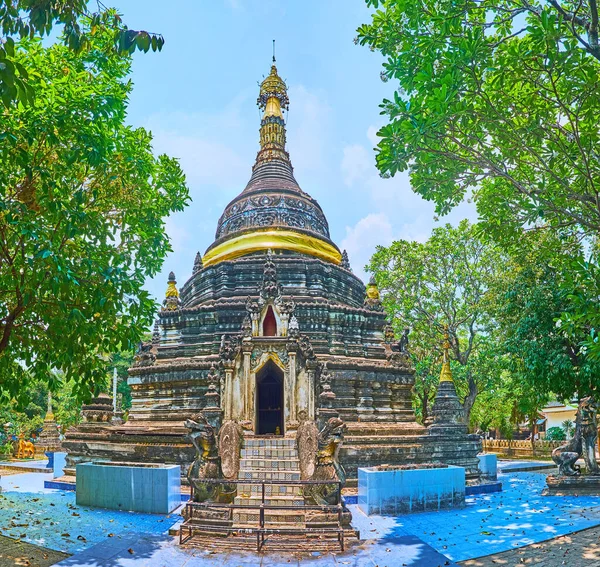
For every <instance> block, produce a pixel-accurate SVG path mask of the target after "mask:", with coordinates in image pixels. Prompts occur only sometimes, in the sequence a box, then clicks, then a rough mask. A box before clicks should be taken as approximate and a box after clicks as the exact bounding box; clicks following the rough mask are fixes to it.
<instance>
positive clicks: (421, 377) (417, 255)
mask: <svg viewBox="0 0 600 567" xmlns="http://www.w3.org/2000/svg"><path fill="white" fill-rule="evenodd" d="M501 258H502V255H501V254H500V253H499V252H498V250H496V249H495V248H494V247H493V246H491V245H489V244H486V243H485V242H484V241H482V240H481V239H480V238H478V236H477V232H476V230H475V227H473V226H471V225H469V223H468V222H467V221H463V222H462V223H461V224H460V225H459V226H458V227H456V228H454V227H452V226H450V225H446V226H444V227H440V228H437V229H435V230H434V231H433V233H432V236H431V238H430V239H429V240H428V241H427V242H425V243H419V242H409V241H405V240H400V241H397V242H394V243H392V244H391V246H389V247H388V248H384V247H378V248H377V251H376V253H375V254H374V256H373V258H372V259H371V263H370V264H369V266H368V269H369V270H370V271H372V272H373V273H374V274H375V278H376V280H377V283H378V285H379V288H380V290H381V292H382V297H383V303H384V306H385V307H386V311H387V313H388V314H389V316H390V318H391V319H392V322H393V325H394V327H395V329H396V331H397V332H398V333H400V332H401V330H402V329H404V328H405V327H409V328H410V329H411V336H410V340H411V351H413V353H415V354H413V357H416V358H415V359H414V362H415V363H416V364H417V368H418V371H417V375H416V377H417V384H418V385H417V386H416V390H415V391H416V393H417V396H418V397H420V399H421V405H422V403H423V401H425V398H424V396H427V397H429V398H430V397H431V395H432V389H431V387H432V386H434V385H435V384H436V383H437V377H439V374H440V368H441V362H440V360H441V343H442V337H443V332H444V326H445V325H448V331H449V336H450V345H451V354H452V358H453V359H454V360H456V361H457V363H458V364H457V365H455V366H453V372H454V374H455V383H456V385H457V389H458V391H459V395H461V397H462V398H463V399H464V406H465V410H466V413H467V416H468V414H469V412H470V409H471V407H472V405H473V403H474V401H475V398H476V397H477V394H478V393H479V392H480V391H481V390H482V389H485V388H486V387H487V383H488V382H489V381H490V380H492V381H493V380H494V379H495V375H496V372H495V370H494V368H493V365H491V364H490V363H491V362H492V361H493V360H494V344H493V342H491V341H490V340H489V338H488V336H487V331H488V327H489V325H490V318H489V315H488V305H487V302H488V299H487V295H488V289H489V287H490V286H491V284H492V283H493V281H494V279H495V278H496V273H497V271H498V268H499V266H500V263H501Z"/></svg>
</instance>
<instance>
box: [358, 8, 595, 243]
mask: <svg viewBox="0 0 600 567" xmlns="http://www.w3.org/2000/svg"><path fill="white" fill-rule="evenodd" d="M367 4H368V5H369V6H372V7H374V8H376V11H375V12H374V14H373V18H372V22H371V23H370V24H368V25H363V26H361V27H360V28H359V30H358V32H359V38H358V40H359V41H360V42H361V43H362V44H366V45H369V46H370V47H371V48H372V49H376V50H379V51H381V53H382V54H383V55H384V56H385V57H386V60H385V63H384V72H383V75H382V76H383V78H384V79H393V80H395V81H397V82H398V87H399V88H398V90H397V91H396V92H395V93H394V96H393V99H391V100H385V101H384V102H383V105H382V108H383V113H384V114H386V115H387V117H388V119H389V122H388V124H386V125H385V126H384V127H383V128H381V130H380V131H379V133H378V134H379V136H380V138H381V141H380V143H379V145H378V147H377V165H378V168H379V170H380V171H381V172H382V173H383V174H385V175H394V174H395V173H396V172H397V171H404V170H407V169H409V168H410V178H411V183H412V186H413V188H414V189H415V191H416V192H417V193H419V194H421V195H422V196H423V197H424V198H426V199H429V200H433V201H435V203H436V205H437V209H438V211H439V212H440V213H445V212H447V211H448V210H449V209H450V208H451V207H453V206H455V205H456V204H458V203H459V202H461V201H462V200H463V199H464V198H465V197H468V196H469V195H470V194H471V192H472V195H473V198H474V199H475V202H476V204H477V210H478V212H479V215H480V217H481V219H482V222H483V223H484V227H485V228H486V229H487V230H488V231H490V232H492V233H494V234H496V235H500V236H502V237H504V238H509V237H510V238H513V237H516V238H520V234H521V229H522V228H523V227H526V228H531V227H533V226H541V227H553V228H555V229H559V228H560V229H564V228H565V227H571V228H572V229H573V230H575V231H582V232H584V233H587V234H593V235H597V234H598V233H599V232H600V186H599V184H598V180H599V179H600V160H599V159H598V157H599V155H598V147H599V142H600V129H599V121H598V88H599V71H600V48H599V46H598V10H597V5H596V0H582V1H575V0H565V1H562V2H558V1H554V0H550V1H548V2H543V1H541V0H532V1H531V2H529V1H525V0H481V1H479V2H454V1H453V0H424V1H423V2H410V1H408V0H367Z"/></svg>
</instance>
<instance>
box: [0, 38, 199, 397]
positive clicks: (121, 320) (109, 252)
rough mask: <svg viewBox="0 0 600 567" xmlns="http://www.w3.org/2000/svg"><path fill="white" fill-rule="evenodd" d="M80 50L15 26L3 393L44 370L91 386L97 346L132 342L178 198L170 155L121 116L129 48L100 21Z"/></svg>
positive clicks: (3, 135) (1, 172) (7, 127)
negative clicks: (23, 98)
mask: <svg viewBox="0 0 600 567" xmlns="http://www.w3.org/2000/svg"><path fill="white" fill-rule="evenodd" d="M85 29H86V33H88V35H89V41H90V45H89V47H88V49H86V50H82V51H80V52H77V51H74V50H71V49H69V48H68V47H66V46H64V45H61V44H55V45H53V46H52V47H49V48H44V47H42V45H41V43H40V41H39V40H32V39H29V38H25V39H22V40H20V41H19V42H18V43H17V44H16V49H15V60H16V61H17V62H18V63H19V64H20V65H22V66H23V67H24V68H26V69H27V73H28V76H29V82H30V84H31V86H32V87H33V88H34V89H35V91H36V93H37V96H36V97H35V100H34V102H33V104H28V105H22V104H19V105H18V106H14V107H13V108H11V110H10V111H5V112H4V113H3V114H0V141H1V143H0V393H4V394H9V395H11V396H13V395H18V393H19V389H20V387H21V382H26V381H27V379H28V377H29V376H33V378H36V379H45V380H47V381H49V382H50V385H51V388H52V389H54V388H55V387H56V384H55V382H56V380H55V379H54V378H53V377H52V376H53V375H51V373H50V371H51V370H52V369H54V370H58V371H63V372H64V376H65V379H66V380H67V381H73V383H74V391H75V393H76V394H80V395H83V396H86V395H88V393H89V388H90V386H91V385H93V384H94V383H95V382H98V381H102V380H104V378H105V375H106V374H105V371H106V368H105V364H106V354H107V353H111V352H115V351H117V350H119V349H122V350H129V349H130V348H131V346H132V345H133V344H135V343H137V342H138V341H139V339H140V337H141V335H142V333H143V332H144V330H145V329H147V328H148V326H149V325H150V321H151V318H152V315H153V312H154V310H155V303H154V301H153V300H152V299H151V297H150V296H149V294H148V293H147V292H146V291H145V290H144V289H143V284H144V281H145V280H146V278H147V277H152V276H153V275H155V274H156V273H157V272H158V271H159V269H160V267H161V264H162V262H163V259H164V257H165V255H166V253H167V252H168V251H169V250H170V248H169V240H168V236H167V234H166V233H165V224H164V219H165V217H167V216H168V215H169V214H170V213H172V212H173V211H179V210H182V209H183V207H184V206H185V203H186V201H187V199H188V192H187V188H186V184H185V177H184V175H183V173H182V171H181V169H180V167H179V164H178V162H177V161H176V160H175V159H172V158H169V157H167V156H165V155H161V156H159V157H155V156H154V155H153V153H152V146H151V141H152V138H151V135H150V134H149V133H148V132H146V131H145V130H144V129H143V128H132V127H130V126H127V125H125V123H124V120H125V113H126V108H127V102H128V94H129V92H130V90H131V83H130V81H129V79H128V74H129V72H130V56H129V55H120V54H119V53H117V52H116V51H114V50H112V49H109V48H108V47H109V46H110V45H112V43H113V41H114V38H113V35H112V33H110V32H109V31H106V30H101V29H100V30H97V31H96V33H94V34H93V35H92V34H91V33H89V28H85Z"/></svg>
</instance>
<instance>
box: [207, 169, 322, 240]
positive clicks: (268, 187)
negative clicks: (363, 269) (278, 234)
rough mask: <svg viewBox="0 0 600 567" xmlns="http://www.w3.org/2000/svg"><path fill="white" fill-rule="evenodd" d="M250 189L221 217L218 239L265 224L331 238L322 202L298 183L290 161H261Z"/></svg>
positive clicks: (251, 180) (237, 198)
mask: <svg viewBox="0 0 600 567" xmlns="http://www.w3.org/2000/svg"><path fill="white" fill-rule="evenodd" d="M257 165H258V166H257V167H255V168H254V171H253V172H252V177H251V178H250V181H249V182H248V185H246V188H245V189H244V191H243V192H242V193H240V194H239V195H238V196H237V197H236V198H235V199H234V200H233V201H231V202H230V203H229V204H228V205H227V207H226V208H225V211H224V212H223V214H222V215H221V218H220V219H219V223H218V225H217V232H216V235H215V238H216V240H217V241H220V240H221V239H222V238H224V237H231V236H233V235H235V234H237V233H243V232H246V231H252V230H255V229H262V228H265V227H277V228H290V229H295V230H298V229H299V230H301V231H303V232H307V233H309V234H312V235H314V236H317V237H319V238H325V239H327V240H329V225H328V223H327V219H326V218H325V215H324V214H323V211H322V209H321V207H320V206H319V203H317V201H315V199H313V198H312V197H311V196H310V195H308V194H307V193H305V192H304V191H302V189H300V187H299V186H298V183H297V181H296V179H295V178H294V174H293V171H292V166H291V164H290V163H289V162H287V163H286V162H284V161H279V160H277V161H268V162H264V163H262V164H257Z"/></svg>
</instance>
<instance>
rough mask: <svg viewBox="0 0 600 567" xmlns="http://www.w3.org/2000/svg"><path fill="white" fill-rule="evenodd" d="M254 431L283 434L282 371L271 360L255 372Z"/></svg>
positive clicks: (265, 433)
mask: <svg viewBox="0 0 600 567" xmlns="http://www.w3.org/2000/svg"><path fill="white" fill-rule="evenodd" d="M256 433H257V434H258V435H283V371H282V370H281V369H280V368H279V367H278V366H277V365H276V364H275V363H274V362H273V361H272V360H269V361H268V362H267V363H266V364H265V365H264V366H263V367H262V368H261V369H260V370H259V371H258V373H257V374H256Z"/></svg>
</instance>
